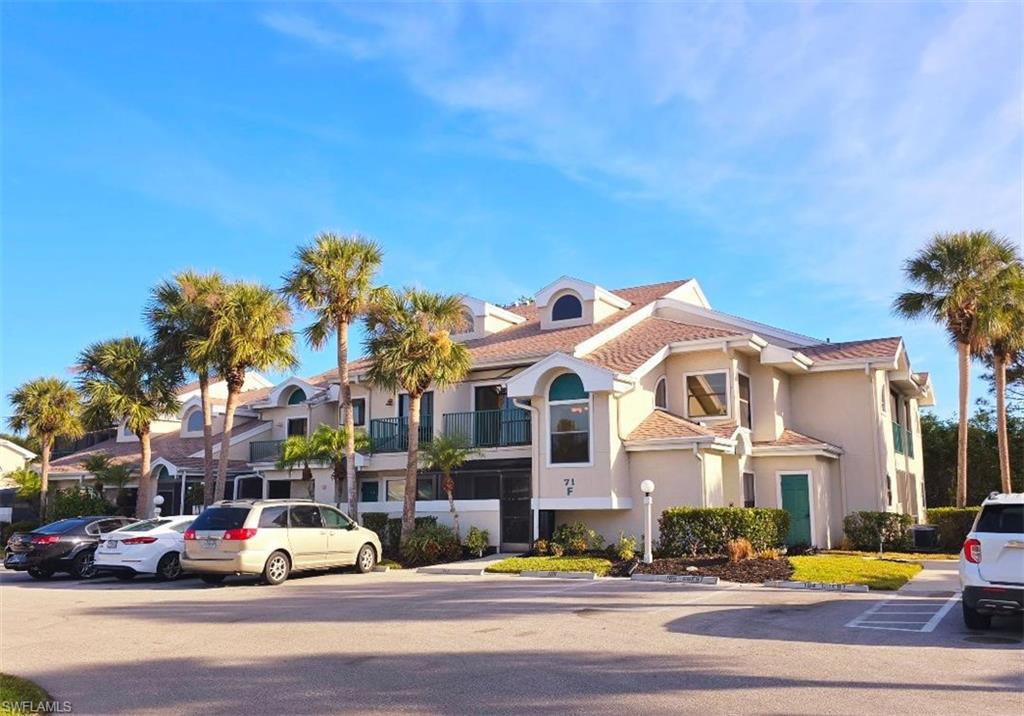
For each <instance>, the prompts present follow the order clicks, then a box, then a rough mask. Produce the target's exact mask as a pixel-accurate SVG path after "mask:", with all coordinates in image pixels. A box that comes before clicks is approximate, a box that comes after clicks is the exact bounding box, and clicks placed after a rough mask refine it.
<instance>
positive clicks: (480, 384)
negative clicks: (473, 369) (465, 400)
mask: <svg viewBox="0 0 1024 716" xmlns="http://www.w3.org/2000/svg"><path fill="white" fill-rule="evenodd" d="M490 385H501V386H504V387H505V399H506V400H507V401H508V402H512V398H510V397H509V395H508V381H507V380H474V381H472V382H471V383H470V384H469V387H470V391H469V404H470V412H471V413H475V412H476V389H477V388H486V387H487V386H490Z"/></svg>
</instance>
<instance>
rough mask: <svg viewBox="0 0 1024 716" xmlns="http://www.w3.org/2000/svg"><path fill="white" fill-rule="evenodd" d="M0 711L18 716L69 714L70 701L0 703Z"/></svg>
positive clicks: (70, 709)
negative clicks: (29, 715) (22, 715)
mask: <svg viewBox="0 0 1024 716" xmlns="http://www.w3.org/2000/svg"><path fill="white" fill-rule="evenodd" d="M0 709H3V710H4V711H9V712H11V713H16V714H69V713H71V712H73V711H74V708H73V707H72V706H71V702H70V701H28V700H26V701H0Z"/></svg>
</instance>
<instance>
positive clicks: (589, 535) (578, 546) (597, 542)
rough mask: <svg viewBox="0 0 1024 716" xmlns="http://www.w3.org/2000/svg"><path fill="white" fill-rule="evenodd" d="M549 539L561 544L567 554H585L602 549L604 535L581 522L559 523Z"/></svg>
mask: <svg viewBox="0 0 1024 716" xmlns="http://www.w3.org/2000/svg"><path fill="white" fill-rule="evenodd" d="M551 541H552V542H557V543H558V544H560V545H562V547H564V548H565V551H566V552H567V553H568V554H586V553H587V552H590V551H599V550H602V549H604V537H602V536H601V535H599V534H598V533H597V532H595V531H594V530H592V529H590V528H589V527H587V526H586V525H585V524H583V523H582V522H573V523H572V524H571V525H559V527H558V528H557V529H556V530H555V533H554V534H553V535H552V537H551Z"/></svg>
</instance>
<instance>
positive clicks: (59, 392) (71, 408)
mask: <svg viewBox="0 0 1024 716" xmlns="http://www.w3.org/2000/svg"><path fill="white" fill-rule="evenodd" d="M7 400H8V401H10V403H11V407H12V409H13V414H12V415H11V416H10V417H9V418H8V419H7V426H8V427H9V428H10V429H11V430H14V431H15V432H19V433H21V432H26V433H28V436H29V438H30V439H32V440H35V441H37V442H38V443H39V448H40V465H39V484H40V491H39V516H40V517H41V518H45V517H46V502H47V496H48V492H49V489H50V451H51V450H52V449H53V443H54V441H55V440H57V438H77V437H81V436H82V434H83V433H84V432H85V430H84V428H83V426H82V406H81V402H80V401H79V397H78V393H76V392H75V389H74V388H72V387H71V384H70V383H68V382H67V381H64V380H61V379H60V378H36V379H35V380H30V381H29V382H27V383H23V384H22V385H20V386H18V387H17V388H15V389H14V390H13V391H12V392H11V393H10V394H9V395H8V396H7Z"/></svg>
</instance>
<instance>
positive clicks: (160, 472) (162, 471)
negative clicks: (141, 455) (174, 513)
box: [149, 465, 171, 509]
mask: <svg viewBox="0 0 1024 716" xmlns="http://www.w3.org/2000/svg"><path fill="white" fill-rule="evenodd" d="M149 474H150V475H151V476H152V477H153V479H154V480H169V479H170V478H171V473H170V472H168V470H167V466H166V465H157V466H156V467H154V468H153V469H152V470H151V471H150V473H149ZM164 509H167V508H166V507H165V508H164Z"/></svg>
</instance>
